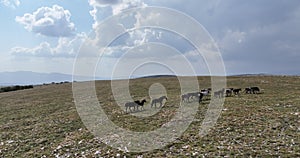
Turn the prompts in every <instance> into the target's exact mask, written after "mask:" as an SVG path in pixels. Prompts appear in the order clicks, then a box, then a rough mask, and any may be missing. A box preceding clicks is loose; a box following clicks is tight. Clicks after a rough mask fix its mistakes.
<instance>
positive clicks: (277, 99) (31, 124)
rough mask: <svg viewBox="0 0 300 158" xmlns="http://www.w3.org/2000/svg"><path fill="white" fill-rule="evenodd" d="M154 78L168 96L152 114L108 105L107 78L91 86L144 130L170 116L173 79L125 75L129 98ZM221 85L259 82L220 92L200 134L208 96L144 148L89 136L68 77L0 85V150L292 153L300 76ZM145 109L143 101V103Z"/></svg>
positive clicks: (43, 153)
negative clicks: (164, 140)
mask: <svg viewBox="0 0 300 158" xmlns="http://www.w3.org/2000/svg"><path fill="white" fill-rule="evenodd" d="M198 79H199V83H200V88H208V87H210V78H209V77H199V78H198ZM157 82H159V83H161V84H162V85H164V86H165V87H166V89H167V92H168V101H167V102H166V104H165V106H164V107H163V108H162V109H161V111H160V112H159V113H158V114H157V115H153V116H150V117H149V118H145V119H143V120H141V121H137V118H136V117H133V116H131V115H130V114H128V113H125V112H124V111H123V110H122V109H121V108H118V106H116V103H115V102H114V99H113V96H112V92H111V90H110V82H109V81H97V82H96V91H97V96H98V99H99V102H100V103H101V104H102V105H103V108H104V109H105V112H106V114H107V115H108V116H109V118H110V119H111V120H112V121H113V122H114V123H115V124H117V125H118V126H120V127H122V128H126V129H130V130H133V131H151V130H154V129H156V128H159V127H160V126H161V125H162V124H164V123H166V122H167V121H168V120H169V119H170V118H172V116H173V114H174V111H175V110H176V109H177V108H178V106H179V105H178V103H179V102H180V97H179V95H180V91H179V90H180V87H179V86H178V80H177V79H176V78H174V77H171V78H168V77H166V78H142V79H134V80H132V81H130V92H131V95H132V96H133V97H134V99H140V98H146V99H147V100H149V97H148V88H149V86H151V84H153V83H157ZM227 86H228V87H234V88H245V87H249V86H258V87H260V88H261V89H262V90H261V93H260V94H244V93H242V94H241V95H240V96H231V97H226V101H225V104H224V107H223V110H222V113H221V115H220V117H219V119H218V122H217V124H216V125H215V126H214V128H212V129H211V130H210V132H209V133H208V134H207V135H206V136H204V137H201V136H199V134H198V133H199V128H200V126H201V123H202V122H201V120H202V119H203V116H204V114H205V111H206V108H207V105H208V103H209V100H208V99H207V100H204V101H203V102H202V103H201V104H200V106H199V111H198V112H197V115H196V120H195V121H194V122H193V123H192V124H191V125H190V126H189V128H188V129H187V131H186V132H185V133H184V134H183V135H182V136H181V137H180V138H178V139H176V140H175V141H174V142H173V143H172V144H169V145H168V146H166V147H165V148H163V149H157V150H153V151H149V152H144V153H125V152H122V151H119V150H117V149H114V148H111V147H109V146H106V145H105V144H104V143H102V142H101V141H100V138H97V137H94V136H93V135H92V134H91V133H90V132H89V131H88V130H87V129H86V127H85V126H84V125H83V123H82V122H81V119H80V117H79V115H78V113H77V111H76V107H75V104H74V100H73V95H72V84H71V83H65V84H59V85H56V84H54V85H44V86H36V87H34V88H33V89H27V90H20V91H14V92H7V93H0V138H1V139H0V157H55V156H57V157H101V156H102V157H123V156H126V157H141V156H143V157H202V156H208V157H214V156H221V157H224V156H228V157H232V156H238V157H241V156H246V157H249V156H259V157H270V156H281V157H300V147H299V146H300V77H291V76H289V77H287V76H247V77H245V76H238V77H229V78H228V79H227ZM149 110H151V108H150V103H149V102H147V104H146V105H145V111H149ZM142 112H143V111H141V113H142ZM136 113H139V112H136Z"/></svg>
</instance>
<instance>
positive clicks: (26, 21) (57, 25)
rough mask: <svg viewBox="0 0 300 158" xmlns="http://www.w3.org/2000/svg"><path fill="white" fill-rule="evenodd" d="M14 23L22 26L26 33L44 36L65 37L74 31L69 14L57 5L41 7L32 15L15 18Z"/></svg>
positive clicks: (27, 14)
mask: <svg viewBox="0 0 300 158" xmlns="http://www.w3.org/2000/svg"><path fill="white" fill-rule="evenodd" d="M16 21H17V22H18V23H20V24H23V25H24V26H25V29H27V30H28V31H32V32H34V33H38V34H42V35H45V36H52V37H67V36H72V35H74V31H75V25H74V23H72V22H71V13H70V12H69V11H68V10H65V9H64V8H63V7H61V6H58V5H53V6H52V8H49V7H41V8H39V9H37V10H36V11H35V12H33V13H32V14H30V13H26V14H24V15H23V16H22V17H20V16H17V17H16Z"/></svg>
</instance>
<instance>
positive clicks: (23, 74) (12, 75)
mask: <svg viewBox="0 0 300 158" xmlns="http://www.w3.org/2000/svg"><path fill="white" fill-rule="evenodd" d="M269 75H271V74H266V73H260V74H238V75H229V76H269ZM72 77H73V76H72V75H69V74H62V73H37V72H31V71H16V72H0V87H1V86H10V85H31V84H32V85H36V84H43V83H52V82H56V83H57V82H65V81H69V82H71V81H72ZM159 77H176V76H174V75H149V76H135V77H132V79H133V78H159ZM75 78H76V79H77V81H87V80H91V77H84V76H76V77H75ZM120 79H121V78H120ZM96 80H108V79H107V78H99V77H96Z"/></svg>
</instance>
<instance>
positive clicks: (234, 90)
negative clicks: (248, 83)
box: [232, 88, 242, 95]
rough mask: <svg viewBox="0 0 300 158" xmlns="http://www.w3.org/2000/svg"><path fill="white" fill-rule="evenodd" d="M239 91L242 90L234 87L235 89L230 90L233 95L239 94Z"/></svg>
mask: <svg viewBox="0 0 300 158" xmlns="http://www.w3.org/2000/svg"><path fill="white" fill-rule="evenodd" d="M240 91H242V89H241V88H236V89H233V90H232V92H233V94H234V95H239V94H240Z"/></svg>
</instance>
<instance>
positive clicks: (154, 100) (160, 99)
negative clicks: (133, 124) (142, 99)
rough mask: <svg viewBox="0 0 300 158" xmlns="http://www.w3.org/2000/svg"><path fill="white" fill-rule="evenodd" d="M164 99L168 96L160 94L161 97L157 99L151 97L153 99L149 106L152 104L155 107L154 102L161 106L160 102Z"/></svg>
mask: <svg viewBox="0 0 300 158" xmlns="http://www.w3.org/2000/svg"><path fill="white" fill-rule="evenodd" d="M164 99H166V100H168V98H167V97H166V96H162V97H159V98H157V99H153V100H152V103H151V108H152V107H153V105H154V106H155V108H156V103H160V106H159V107H161V106H162V102H163V100H164Z"/></svg>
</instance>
